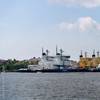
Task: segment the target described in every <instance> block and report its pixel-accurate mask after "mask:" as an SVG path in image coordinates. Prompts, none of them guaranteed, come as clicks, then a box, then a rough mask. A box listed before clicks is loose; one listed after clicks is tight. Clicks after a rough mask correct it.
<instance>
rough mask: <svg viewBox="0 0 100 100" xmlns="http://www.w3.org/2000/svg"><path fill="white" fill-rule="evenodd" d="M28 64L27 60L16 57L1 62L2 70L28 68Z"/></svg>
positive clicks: (0, 69)
mask: <svg viewBox="0 0 100 100" xmlns="http://www.w3.org/2000/svg"><path fill="white" fill-rule="evenodd" d="M28 64H29V62H28V61H27V60H23V61H18V60H16V59H13V60H12V59H9V60H5V61H3V62H1V63H0V71H16V70H18V69H19V68H27V66H28Z"/></svg>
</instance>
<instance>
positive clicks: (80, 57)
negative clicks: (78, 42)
mask: <svg viewBox="0 0 100 100" xmlns="http://www.w3.org/2000/svg"><path fill="white" fill-rule="evenodd" d="M82 57H83V52H82V50H81V55H80V58H82Z"/></svg>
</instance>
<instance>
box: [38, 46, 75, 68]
mask: <svg viewBox="0 0 100 100" xmlns="http://www.w3.org/2000/svg"><path fill="white" fill-rule="evenodd" d="M48 53H49V51H48V50H46V52H44V50H43V49H42V57H41V60H40V62H39V66H40V69H68V68H75V67H73V66H75V64H76V62H75V61H72V60H70V56H69V55H68V56H66V55H63V50H62V49H60V51H59V53H58V49H57V47H56V55H55V56H49V55H48ZM76 66H77V64H76Z"/></svg>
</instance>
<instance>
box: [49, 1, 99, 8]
mask: <svg viewBox="0 0 100 100" xmlns="http://www.w3.org/2000/svg"><path fill="white" fill-rule="evenodd" d="M49 2H50V3H58V4H65V5H67V6H72V5H79V6H83V7H86V8H92V7H97V6H100V0H49Z"/></svg>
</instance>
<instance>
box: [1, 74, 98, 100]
mask: <svg viewBox="0 0 100 100" xmlns="http://www.w3.org/2000/svg"><path fill="white" fill-rule="evenodd" d="M0 100H100V73H1V74H0Z"/></svg>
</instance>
